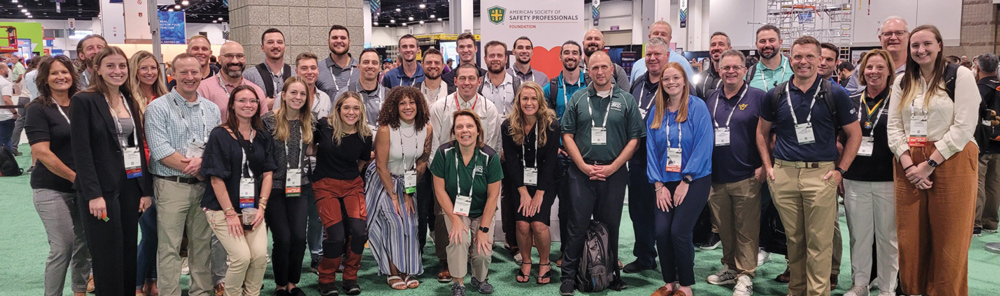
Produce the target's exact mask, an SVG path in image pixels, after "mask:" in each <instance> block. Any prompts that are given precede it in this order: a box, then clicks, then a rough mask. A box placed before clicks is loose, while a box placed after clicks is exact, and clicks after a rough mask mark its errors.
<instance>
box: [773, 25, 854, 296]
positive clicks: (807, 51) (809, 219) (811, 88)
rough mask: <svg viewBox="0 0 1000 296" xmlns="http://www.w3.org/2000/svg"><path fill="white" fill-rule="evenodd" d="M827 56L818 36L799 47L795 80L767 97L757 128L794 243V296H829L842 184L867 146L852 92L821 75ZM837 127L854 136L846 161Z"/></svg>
mask: <svg viewBox="0 0 1000 296" xmlns="http://www.w3.org/2000/svg"><path fill="white" fill-rule="evenodd" d="M820 56H821V54H820V43H819V41H817V40H816V39H815V38H813V37H811V36H803V37H799V38H798V39H796V40H795V42H794V43H792V50H791V67H792V69H793V70H794V72H795V73H794V75H793V77H792V80H790V81H789V82H786V83H782V84H779V85H777V87H775V88H774V89H772V90H770V91H768V93H767V96H765V97H764V100H763V101H762V102H761V105H760V109H761V111H760V121H759V123H758V124H757V149H758V151H760V156H761V161H762V162H763V164H764V165H763V166H764V168H765V170H766V175H767V180H768V181H769V182H770V184H769V186H770V190H771V195H772V197H773V199H774V205H775V207H777V209H778V213H779V215H781V222H782V224H784V226H785V234H786V236H787V238H788V266H789V270H790V272H791V281H790V282H789V284H788V294H789V295H810V296H812V295H830V288H829V284H830V282H829V281H830V265H831V258H832V255H833V253H832V252H833V245H832V242H833V231H834V227H833V225H832V224H831V223H830V221H833V220H834V219H836V215H837V185H839V184H840V180H841V178H842V175H843V173H844V172H845V171H844V169H843V168H846V167H849V166H850V164H851V162H852V161H854V156H855V155H856V154H857V153H858V147H859V146H860V145H861V126H859V125H858V123H857V114H855V112H857V110H855V109H854V106H853V104H852V103H851V101H850V98H849V97H848V95H847V91H845V90H843V89H842V88H839V87H833V85H832V83H831V82H830V81H829V80H826V79H820V78H819V77H818V76H817V68H818V65H819V59H820ZM838 126H839V127H841V128H842V129H843V131H844V133H845V134H846V135H847V145H845V148H844V153H843V155H838V153H837V142H836V141H837V137H836V133H837V127H838ZM772 128H774V131H775V136H776V137H775V138H776V139H775V143H774V151H773V155H772V151H771V150H770V148H769V147H768V139H770V138H771V130H772ZM772 156H773V157H774V163H773V167H772V163H771V157H772ZM838 157H839V158H838ZM835 162H836V164H835Z"/></svg>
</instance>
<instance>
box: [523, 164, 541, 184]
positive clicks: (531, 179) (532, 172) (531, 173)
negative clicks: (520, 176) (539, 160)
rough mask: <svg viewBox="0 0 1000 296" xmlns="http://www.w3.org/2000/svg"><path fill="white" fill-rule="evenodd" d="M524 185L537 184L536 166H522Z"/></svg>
mask: <svg viewBox="0 0 1000 296" xmlns="http://www.w3.org/2000/svg"><path fill="white" fill-rule="evenodd" d="M524 185H526V186H538V168H524Z"/></svg>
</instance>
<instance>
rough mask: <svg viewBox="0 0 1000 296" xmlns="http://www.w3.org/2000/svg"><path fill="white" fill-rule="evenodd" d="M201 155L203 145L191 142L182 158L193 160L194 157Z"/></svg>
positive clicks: (203, 152)
mask: <svg viewBox="0 0 1000 296" xmlns="http://www.w3.org/2000/svg"><path fill="white" fill-rule="evenodd" d="M202 154H205V143H199V142H196V141H191V142H190V143H188V147H187V153H186V154H184V157H186V158H195V157H201V155H202Z"/></svg>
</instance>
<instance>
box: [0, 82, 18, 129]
mask: <svg viewBox="0 0 1000 296" xmlns="http://www.w3.org/2000/svg"><path fill="white" fill-rule="evenodd" d="M3 96H6V97H9V98H10V102H11V103H14V104H17V98H15V97H14V83H13V82H10V80H7V78H3V77H0V105H7V102H5V101H3V100H2V97H3ZM12 118H14V113H13V112H11V109H0V121H6V120H10V119H12Z"/></svg>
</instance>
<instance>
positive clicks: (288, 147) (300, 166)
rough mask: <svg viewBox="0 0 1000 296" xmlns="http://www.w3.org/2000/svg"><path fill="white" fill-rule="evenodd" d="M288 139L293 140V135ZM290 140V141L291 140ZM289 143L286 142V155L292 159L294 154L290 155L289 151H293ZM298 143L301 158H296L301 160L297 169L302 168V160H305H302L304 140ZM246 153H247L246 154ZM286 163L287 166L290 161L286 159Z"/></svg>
mask: <svg viewBox="0 0 1000 296" xmlns="http://www.w3.org/2000/svg"><path fill="white" fill-rule="evenodd" d="M288 139H289V140H291V137H289V138H288ZM289 142H290V141H289ZM288 144H289V143H287V142H286V143H285V157H286V158H288V159H292V156H291V155H288V153H289V152H291V151H292V146H289V145H288ZM298 144H299V153H298V157H299V158H296V159H297V161H298V162H299V165H298V167H296V168H297V169H302V162H303V161H302V142H298ZM244 155H245V154H244ZM285 165H286V166H287V165H288V161H286V164H285Z"/></svg>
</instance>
